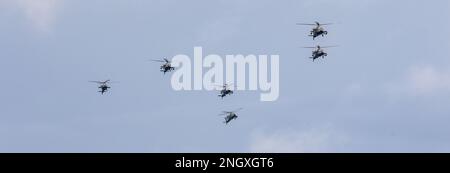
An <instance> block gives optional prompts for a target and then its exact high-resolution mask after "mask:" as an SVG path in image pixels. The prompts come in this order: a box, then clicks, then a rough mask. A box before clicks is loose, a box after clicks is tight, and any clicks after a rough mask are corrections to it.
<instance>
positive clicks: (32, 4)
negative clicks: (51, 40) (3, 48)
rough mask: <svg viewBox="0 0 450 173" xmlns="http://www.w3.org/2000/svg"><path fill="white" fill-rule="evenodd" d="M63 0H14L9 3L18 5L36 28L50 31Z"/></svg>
mask: <svg viewBox="0 0 450 173" xmlns="http://www.w3.org/2000/svg"><path fill="white" fill-rule="evenodd" d="M62 2H63V0H14V1H10V2H9V3H7V4H9V5H12V6H17V7H18V8H19V9H20V10H21V11H22V12H23V14H24V15H25V16H26V18H27V19H28V20H30V22H31V23H32V25H33V26H34V27H35V28H36V29H38V30H40V31H48V30H49V29H50V27H51V25H52V23H53V22H54V20H55V19H56V10H57V9H58V7H59V6H60V4H62Z"/></svg>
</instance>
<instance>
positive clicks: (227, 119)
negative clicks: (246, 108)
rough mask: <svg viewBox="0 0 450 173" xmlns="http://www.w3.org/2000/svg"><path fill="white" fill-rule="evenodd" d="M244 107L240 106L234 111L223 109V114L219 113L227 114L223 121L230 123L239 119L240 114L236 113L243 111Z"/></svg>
mask: <svg viewBox="0 0 450 173" xmlns="http://www.w3.org/2000/svg"><path fill="white" fill-rule="evenodd" d="M241 110H242V108H239V109H237V110H234V111H223V112H222V114H219V115H220V116H225V117H224V119H225V121H224V122H223V123H225V124H228V123H230V122H231V121H232V120H234V119H237V118H238V116H237V114H236V112H239V111H241Z"/></svg>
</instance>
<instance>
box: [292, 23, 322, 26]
mask: <svg viewBox="0 0 450 173" xmlns="http://www.w3.org/2000/svg"><path fill="white" fill-rule="evenodd" d="M296 25H307V26H316V25H317V24H312V23H296Z"/></svg>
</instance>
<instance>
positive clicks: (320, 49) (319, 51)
mask: <svg viewBox="0 0 450 173" xmlns="http://www.w3.org/2000/svg"><path fill="white" fill-rule="evenodd" d="M332 24H333V23H325V24H321V23H319V22H315V23H314V24H311V23H297V25H306V26H314V27H313V28H312V29H311V31H310V34H309V35H308V36H310V37H312V38H313V40H315V39H316V38H317V37H319V36H322V37H325V36H326V35H328V31H327V30H325V29H324V27H322V26H327V25H332ZM331 47H337V46H320V45H317V46H315V47H303V48H308V49H314V50H313V51H312V56H311V57H309V58H311V59H312V60H313V62H314V61H315V60H316V59H317V58H322V59H325V57H326V56H328V53H326V52H325V50H324V48H331Z"/></svg>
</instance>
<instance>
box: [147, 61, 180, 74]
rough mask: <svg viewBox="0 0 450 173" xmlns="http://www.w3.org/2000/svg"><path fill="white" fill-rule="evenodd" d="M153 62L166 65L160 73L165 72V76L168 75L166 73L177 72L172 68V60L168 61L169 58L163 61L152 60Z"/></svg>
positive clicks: (161, 68)
mask: <svg viewBox="0 0 450 173" xmlns="http://www.w3.org/2000/svg"><path fill="white" fill-rule="evenodd" d="M152 61H155V62H162V63H164V64H163V65H161V67H160V71H161V72H164V74H166V72H170V71H172V70H175V68H174V67H172V65H171V64H170V60H168V59H167V58H164V59H163V60H152Z"/></svg>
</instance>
